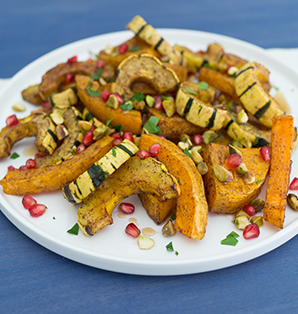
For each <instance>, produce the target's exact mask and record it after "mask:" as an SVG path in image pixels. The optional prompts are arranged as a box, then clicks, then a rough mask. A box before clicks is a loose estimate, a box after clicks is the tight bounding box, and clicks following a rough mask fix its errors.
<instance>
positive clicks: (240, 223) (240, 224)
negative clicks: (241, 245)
mask: <svg viewBox="0 0 298 314" xmlns="http://www.w3.org/2000/svg"><path fill="white" fill-rule="evenodd" d="M233 223H234V224H235V226H236V227H237V228H238V229H241V230H244V229H245V227H246V226H248V225H249V220H248V218H247V217H246V216H238V217H235V219H234V220H233Z"/></svg>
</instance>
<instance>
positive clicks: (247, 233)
mask: <svg viewBox="0 0 298 314" xmlns="http://www.w3.org/2000/svg"><path fill="white" fill-rule="evenodd" d="M259 235H260V228H259V226H258V225H257V224H250V225H247V226H246V227H245V229H244V230H243V238H244V239H246V240H249V239H253V238H257V237H258V236H259Z"/></svg>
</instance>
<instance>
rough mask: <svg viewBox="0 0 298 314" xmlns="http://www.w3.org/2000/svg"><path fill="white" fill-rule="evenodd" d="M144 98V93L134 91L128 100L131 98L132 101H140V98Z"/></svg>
mask: <svg viewBox="0 0 298 314" xmlns="http://www.w3.org/2000/svg"><path fill="white" fill-rule="evenodd" d="M144 99H145V96H144V94H140V93H139V92H136V93H135V94H134V95H133V96H132V97H131V98H130V100H131V101H132V102H134V101H137V102H140V101H142V100H144Z"/></svg>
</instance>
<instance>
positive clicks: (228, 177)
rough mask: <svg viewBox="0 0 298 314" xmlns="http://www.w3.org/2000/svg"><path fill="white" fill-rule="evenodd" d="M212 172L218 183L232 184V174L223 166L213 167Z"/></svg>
mask: <svg viewBox="0 0 298 314" xmlns="http://www.w3.org/2000/svg"><path fill="white" fill-rule="evenodd" d="M213 171H214V175H215V177H216V178H217V179H218V180H219V181H220V182H232V181H233V179H234V178H233V174H232V173H231V172H230V171H229V170H227V169H226V168H225V167H223V166H220V165H214V166H213Z"/></svg>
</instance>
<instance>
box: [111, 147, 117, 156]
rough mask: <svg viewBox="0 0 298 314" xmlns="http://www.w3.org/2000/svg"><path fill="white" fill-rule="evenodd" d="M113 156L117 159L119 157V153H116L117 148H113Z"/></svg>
mask: <svg viewBox="0 0 298 314" xmlns="http://www.w3.org/2000/svg"><path fill="white" fill-rule="evenodd" d="M112 154H113V156H114V157H115V158H116V157H117V152H116V149H115V148H112Z"/></svg>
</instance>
